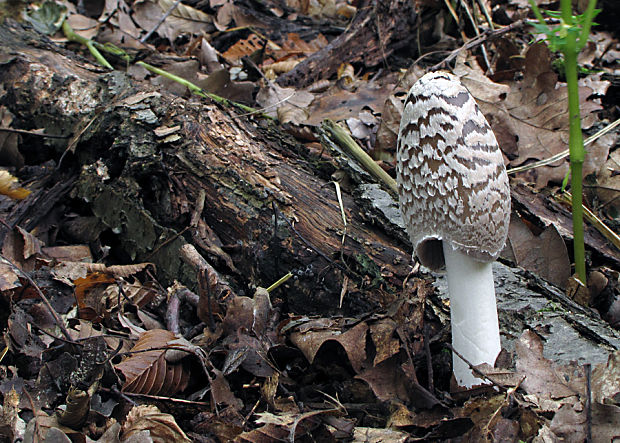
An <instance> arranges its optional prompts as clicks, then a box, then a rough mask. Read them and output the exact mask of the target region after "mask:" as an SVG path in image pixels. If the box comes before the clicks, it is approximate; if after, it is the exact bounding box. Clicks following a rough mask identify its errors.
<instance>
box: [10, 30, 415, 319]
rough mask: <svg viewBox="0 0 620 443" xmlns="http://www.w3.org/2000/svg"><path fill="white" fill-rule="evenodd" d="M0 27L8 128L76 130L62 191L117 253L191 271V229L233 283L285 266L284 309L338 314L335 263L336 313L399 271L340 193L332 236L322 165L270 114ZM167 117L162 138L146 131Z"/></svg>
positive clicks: (396, 253)
mask: <svg viewBox="0 0 620 443" xmlns="http://www.w3.org/2000/svg"><path fill="white" fill-rule="evenodd" d="M0 32H1V33H2V39H1V40H2V42H3V43H2V44H3V47H4V48H5V51H6V50H7V49H9V48H11V49H12V51H13V53H12V54H11V57H10V60H9V61H8V62H6V63H5V66H4V69H3V73H2V74H1V81H2V82H3V84H4V85H5V87H6V89H7V91H8V92H7V93H6V94H5V96H4V98H3V103H4V104H5V105H8V106H9V108H10V110H11V112H13V113H15V114H18V115H19V120H20V127H22V128H26V129H31V128H35V127H45V128H46V130H47V132H49V133H54V134H59V133H60V134H61V135H67V134H70V135H72V136H75V135H78V136H79V141H78V142H77V144H76V145H75V153H74V154H67V156H65V159H64V163H65V165H66V167H68V166H69V165H70V164H71V163H74V167H77V168H81V174H80V178H79V179H78V181H77V183H76V185H75V188H74V190H73V193H72V197H74V198H77V199H81V200H83V201H84V202H86V203H88V205H89V207H90V209H91V210H92V213H93V214H94V215H95V216H96V217H98V218H99V219H100V220H101V222H103V224H104V225H105V227H107V229H108V231H109V232H110V235H112V236H116V238H117V240H118V245H117V249H118V250H119V251H125V253H126V254H127V256H126V257H125V259H126V260H128V261H150V262H154V263H155V264H156V266H157V269H158V271H159V276H160V277H161V278H162V281H163V282H165V283H169V282H171V281H173V280H174V279H179V280H182V281H188V280H189V281H191V280H194V274H195V271H194V270H193V269H190V268H189V267H188V266H187V265H184V264H183V262H182V261H181V260H180V257H179V252H178V251H179V249H180V248H181V246H182V245H183V244H184V243H185V242H186V239H193V241H194V242H195V243H197V245H198V246H199V250H200V251H201V252H202V253H204V254H205V255H206V256H207V257H208V258H209V260H211V261H212V262H213V263H214V264H215V265H216V266H217V267H218V268H219V269H220V270H221V271H222V273H224V274H228V275H229V276H230V277H231V280H232V281H231V284H232V285H233V286H236V288H237V290H242V291H243V290H247V288H251V287H252V286H263V287H267V286H269V285H270V284H271V283H273V282H274V281H276V280H277V279H278V278H279V277H281V276H282V275H284V274H286V273H287V272H289V271H292V272H293V273H294V274H295V279H294V280H292V283H291V284H290V285H289V286H290V287H291V288H292V290H289V291H288V292H287V302H288V304H289V307H290V308H291V309H293V310H295V311H298V312H310V311H312V312H336V311H338V310H339V309H338V305H339V301H340V296H341V293H342V292H343V278H344V276H345V275H346V274H348V275H349V277H350V278H349V282H348V286H347V287H346V288H345V295H344V297H343V299H344V304H343V306H344V312H347V311H349V312H360V311H366V310H369V309H372V308H373V307H377V306H380V305H384V304H385V303H386V302H387V301H389V300H393V299H395V298H396V297H397V296H398V294H397V293H396V292H394V291H393V288H392V287H388V286H391V285H388V284H387V279H389V278H395V279H396V280H397V281H402V279H403V278H404V277H405V276H406V275H407V272H408V271H409V254H408V253H407V252H406V251H405V250H404V248H403V245H402V244H399V243H398V242H395V241H394V240H393V239H391V238H390V237H389V236H388V235H387V234H386V232H385V230H384V229H383V228H382V226H378V225H373V224H372V223H366V216H365V214H364V211H363V210H362V209H361V208H360V207H359V205H358V204H357V203H356V202H355V200H354V199H353V198H352V197H351V196H350V195H349V194H347V193H344V202H343V204H344V210H345V213H346V216H347V222H348V228H347V235H346V238H345V240H344V245H343V244H342V238H343V236H342V233H343V228H344V226H343V221H342V216H341V211H340V206H339V204H338V200H337V197H336V193H335V188H334V185H333V184H331V183H330V182H329V170H328V171H327V172H326V173H325V176H326V178H321V177H319V176H317V175H316V174H315V170H316V163H317V162H318V160H317V159H315V158H312V157H310V156H307V155H306V153H305V149H304V147H303V146H302V145H300V144H298V143H297V142H296V141H295V140H293V139H292V138H291V137H290V136H287V135H285V134H284V133H283V132H281V131H280V130H279V129H278V128H277V126H276V125H275V124H273V123H271V122H268V121H262V120H252V119H249V118H247V117H236V116H235V114H234V112H231V111H228V110H226V109H222V108H220V107H219V106H217V105H214V104H209V103H204V102H203V101H201V100H200V99H190V100H185V99H181V98H179V97H174V96H172V95H168V94H166V93H163V92H158V91H155V90H153V89H144V88H142V89H139V88H137V87H136V86H134V85H133V84H132V83H131V82H130V80H129V79H128V78H127V77H126V76H125V75H124V74H123V73H121V72H118V71H116V72H103V71H101V70H100V69H99V68H98V67H95V66H93V65H91V64H89V63H87V62H85V61H83V60H75V59H70V58H69V57H67V56H66V55H65V54H64V53H63V52H62V51H59V50H56V49H53V47H52V46H45V47H34V46H28V45H27V44H26V43H25V42H24V39H23V36H24V35H28V36H29V37H27V38H31V39H34V38H35V36H34V35H30V34H24V32H23V31H22V30H21V29H20V28H19V26H18V25H9V26H4V27H3V28H2V29H1V31H0ZM36 38H40V37H39V36H36ZM38 110H45V116H46V120H43V119H41V116H40V112H39V111H38ZM176 126H178V130H176V131H175V130H174V129H173V130H170V131H168V132H167V133H169V135H167V136H158V135H157V134H156V132H157V131H155V130H156V129H159V130H162V131H163V130H164V128H174V127H176ZM157 133H159V134H161V132H157ZM66 147H67V141H65V142H64V146H58V152H57V154H59V153H61V152H62V151H63V150H64V149H66ZM56 158H58V155H56ZM75 162H77V163H79V164H78V165H75ZM326 168H328V169H329V168H330V166H329V165H326ZM331 170H333V167H331ZM197 207H200V208H203V209H202V210H201V211H200V213H199V214H197V216H196V214H195V210H196V208H197ZM195 240H200V241H195ZM392 276H394V277H392ZM362 289H363V294H362V293H360V292H359V291H361V290H362ZM293 294H295V295H293Z"/></svg>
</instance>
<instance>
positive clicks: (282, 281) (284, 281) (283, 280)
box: [267, 272, 293, 292]
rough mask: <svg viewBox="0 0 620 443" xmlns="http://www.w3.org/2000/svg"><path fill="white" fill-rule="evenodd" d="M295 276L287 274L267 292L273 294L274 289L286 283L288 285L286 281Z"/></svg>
mask: <svg viewBox="0 0 620 443" xmlns="http://www.w3.org/2000/svg"><path fill="white" fill-rule="evenodd" d="M292 276H293V274H292V273H290V272H289V273H288V274H286V275H285V276H284V277H282V278H280V279H279V280H278V281H277V282H275V283H274V284H272V285H271V286H269V287H268V288H267V292H271V291H273V290H274V289H276V288H277V287H278V286H280V285H283V284H284V283H286V281H287V280H288V279H289V278H291V277H292Z"/></svg>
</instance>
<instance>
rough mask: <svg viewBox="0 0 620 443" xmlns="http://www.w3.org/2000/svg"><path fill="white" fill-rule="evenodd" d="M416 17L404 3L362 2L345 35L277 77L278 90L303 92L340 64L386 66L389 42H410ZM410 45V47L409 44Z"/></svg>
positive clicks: (397, 0) (398, 0) (386, 0)
mask: <svg viewBox="0 0 620 443" xmlns="http://www.w3.org/2000/svg"><path fill="white" fill-rule="evenodd" d="M416 16H417V15H416V13H415V11H414V2H411V1H407V0H365V1H362V2H360V4H359V5H358V9H357V14H356V16H355V17H354V19H353V21H352V22H351V24H349V26H348V27H347V29H346V31H345V32H343V33H342V34H341V35H339V36H338V37H337V38H335V39H334V40H333V41H331V42H330V43H329V44H328V45H327V46H326V47H325V48H323V49H321V50H320V51H317V52H315V53H314V54H312V55H311V56H309V57H308V58H306V59H304V60H303V61H302V62H301V63H299V64H298V65H297V66H296V67H295V68H294V69H293V70H291V71H289V72H287V73H285V74H282V75H281V76H280V77H278V79H277V82H278V84H280V85H281V86H295V87H298V88H303V87H305V86H308V85H310V84H312V83H313V82H314V81H316V80H319V79H322V78H328V77H329V76H330V75H332V74H334V73H335V72H336V70H337V69H338V67H339V66H340V64H341V63H364V65H365V66H367V67H372V66H377V65H379V64H381V63H387V57H388V56H389V55H390V54H391V52H392V50H393V45H391V43H392V42H399V43H403V42H406V41H412V40H413V38H414V37H415V34H412V33H411V29H413V28H414V26H412V23H415V19H416ZM412 45H413V43H412Z"/></svg>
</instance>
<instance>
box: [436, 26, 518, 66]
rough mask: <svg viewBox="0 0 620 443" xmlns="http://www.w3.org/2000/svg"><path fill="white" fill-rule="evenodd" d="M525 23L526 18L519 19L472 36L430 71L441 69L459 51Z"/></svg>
mask: <svg viewBox="0 0 620 443" xmlns="http://www.w3.org/2000/svg"><path fill="white" fill-rule="evenodd" d="M524 23H525V21H524V20H517V21H516V22H514V23H511V24H510V25H508V26H504V27H503V28H499V29H495V30H492V31H486V32H484V33H482V34H480V36H478V37H476V38H472V39H471V40H469V41H468V42H467V43H465V44H464V45H463V46H461V47H460V48H457V49H455V50H454V51H452V52H451V53H450V55H449V56H447V57H446V58H444V59H443V60H442V61H440V62H439V63H437V64H436V65H435V66H433V67H431V68H430V71H435V70H437V69H441V68H442V67H444V66H445V65H447V64H448V63H450V62H451V61H452V60H454V59H455V58H456V56H457V55H458V54H459V52H461V51H464V50H468V49H473V48H475V47H477V46H479V45H481V44H483V43H484V42H486V41H488V40H494V39H496V38H498V37H499V36H501V35H504V34H506V33H508V32H512V31H514V30H515V29H517V28H520V27H521V26H523V24H524Z"/></svg>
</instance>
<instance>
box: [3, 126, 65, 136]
mask: <svg viewBox="0 0 620 443" xmlns="http://www.w3.org/2000/svg"><path fill="white" fill-rule="evenodd" d="M0 131H4V132H12V133H15V134H24V135H34V136H35V137H45V138H69V137H70V136H69V135H54V134H40V133H38V132H36V131H26V130H25V129H15V128H0Z"/></svg>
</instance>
